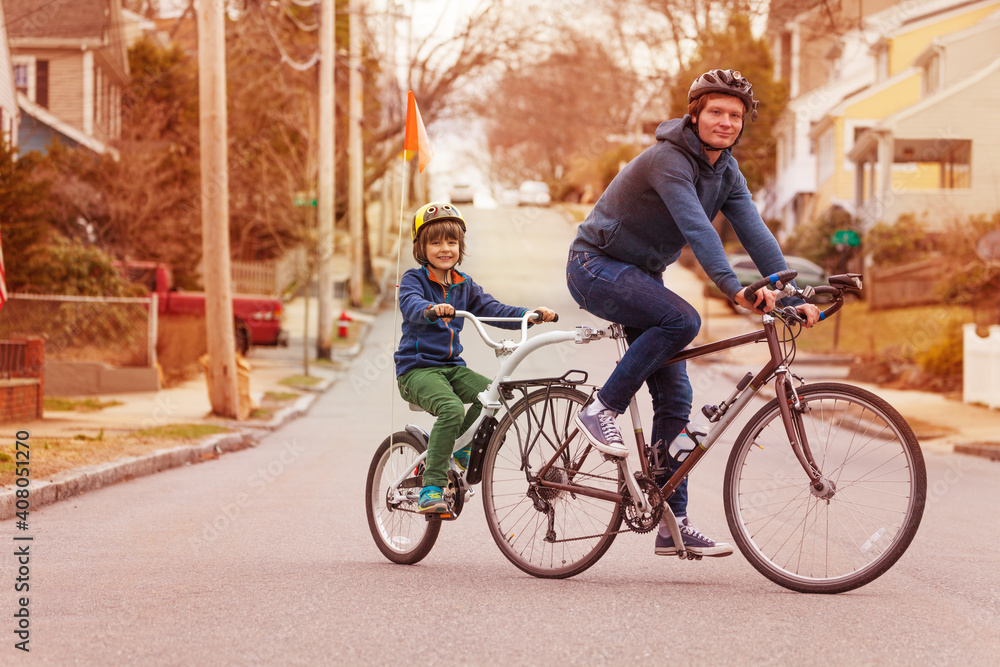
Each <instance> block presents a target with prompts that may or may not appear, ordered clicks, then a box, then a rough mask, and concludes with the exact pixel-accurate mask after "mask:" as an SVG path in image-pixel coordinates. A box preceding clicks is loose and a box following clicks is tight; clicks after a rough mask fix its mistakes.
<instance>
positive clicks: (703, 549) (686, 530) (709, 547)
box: [656, 517, 733, 557]
mask: <svg viewBox="0 0 1000 667" xmlns="http://www.w3.org/2000/svg"><path fill="white" fill-rule="evenodd" d="M678 528H680V529H681V538H682V539H683V540H684V548H685V549H686V550H687V551H690V552H691V553H693V554H694V555H695V556H719V557H721V556H728V555H730V554H732V553H733V547H732V545H729V544H726V543H725V542H716V541H715V540H711V539H709V538H708V537H706V536H705V535H703V534H702V533H701V532H699V531H698V529H697V528H695V527H694V526H692V525H691V522H690V521H688V518H687V517H684V519H683V520H682V521H681V523H680V525H679V526H678ZM656 555H657V556H676V555H677V547H675V546H674V538H673V536H671V535H667V536H666V537H663V536H662V535H659V534H657V536H656Z"/></svg>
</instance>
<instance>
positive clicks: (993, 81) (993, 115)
mask: <svg viewBox="0 0 1000 667" xmlns="http://www.w3.org/2000/svg"><path fill="white" fill-rule="evenodd" d="M998 43H1000V11H998V12H996V13H995V14H993V15H991V16H990V17H989V18H987V19H986V20H984V21H981V22H979V23H978V24H976V25H975V26H972V27H971V28H968V29H966V30H962V31H959V32H957V33H953V34H951V35H948V36H946V37H943V38H938V39H935V40H933V41H932V42H931V43H930V45H928V46H927V47H926V48H925V49H924V50H923V51H922V52H921V53H920V54H918V55H917V57H916V58H915V61H914V62H915V65H916V67H915V69H916V70H917V71H918V75H919V82H920V98H919V100H918V101H917V102H916V103H914V104H912V105H909V106H907V107H906V108H904V109H901V110H899V111H896V112H894V113H892V114H888V115H886V116H885V117H884V118H882V119H881V120H880V121H879V122H878V123H875V124H874V125H873V126H872V127H871V128H870V129H869V130H867V131H866V132H863V133H861V134H860V135H859V136H858V139H857V141H856V142H855V145H854V146H853V148H852V149H851V150H850V151H849V152H848V154H847V157H848V159H849V160H850V161H851V164H852V165H853V171H854V186H853V192H854V201H853V208H854V210H855V211H856V213H857V215H858V217H859V219H860V220H861V222H862V223H863V224H864V225H865V226H871V225H873V224H875V223H876V222H879V221H888V222H891V221H894V220H896V219H897V218H898V217H899V216H900V215H902V214H903V213H916V214H919V215H923V216H925V217H926V219H927V222H928V223H929V224H930V225H931V226H932V227H933V226H937V227H943V226H944V225H945V224H946V223H948V222H949V221H952V220H956V219H958V220H961V219H965V218H967V217H969V216H970V215H974V214H988V213H993V212H995V211H997V210H1000V199H998V197H997V184H998V183H1000V167H998V166H997V164H996V159H995V158H996V156H997V155H998V154H1000V114H998V113H997V109H998V108H1000V49H998V48H997V46H996V45H997V44H998Z"/></svg>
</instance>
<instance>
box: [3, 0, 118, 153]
mask: <svg viewBox="0 0 1000 667" xmlns="http://www.w3.org/2000/svg"><path fill="white" fill-rule="evenodd" d="M2 2H3V8H4V11H5V15H6V18H7V36H8V40H9V44H10V52H11V60H12V65H13V73H14V80H15V87H16V89H17V103H18V106H19V107H20V111H21V114H20V116H21V118H20V124H19V126H18V145H19V148H20V150H21V151H30V150H39V151H44V150H46V146H48V145H49V144H50V143H51V142H52V141H59V142H61V143H64V144H67V145H69V146H85V147H87V148H90V149H91V150H93V151H95V152H98V153H103V152H105V151H107V150H109V148H108V143H109V142H111V141H113V140H114V139H117V138H118V137H119V136H120V134H121V98H122V91H123V89H124V87H125V85H126V84H127V83H128V77H129V72H128V57H127V53H126V46H125V41H124V35H123V19H122V8H121V0H48V1H47V2H37V1H36V0H2Z"/></svg>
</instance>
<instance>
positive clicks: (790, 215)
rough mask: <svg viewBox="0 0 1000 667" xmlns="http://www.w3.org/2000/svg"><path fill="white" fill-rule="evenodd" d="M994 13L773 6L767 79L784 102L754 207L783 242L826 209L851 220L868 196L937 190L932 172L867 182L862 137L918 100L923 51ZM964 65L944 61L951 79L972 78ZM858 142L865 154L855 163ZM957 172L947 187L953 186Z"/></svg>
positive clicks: (911, 6)
mask: <svg viewBox="0 0 1000 667" xmlns="http://www.w3.org/2000/svg"><path fill="white" fill-rule="evenodd" d="M998 10H1000V0H919V1H916V0H904V1H901V2H892V1H891V0H859V2H858V3H856V4H855V3H839V4H838V3H834V4H830V3H822V2H813V1H811V0H805V1H803V2H793V1H792V0H772V2H771V13H772V16H771V17H770V18H769V24H768V31H769V34H772V52H773V53H774V56H775V61H776V68H775V73H776V77H777V78H781V79H782V80H786V81H787V83H788V85H789V89H790V90H791V91H792V98H791V100H790V101H789V103H788V106H787V108H786V111H785V112H784V114H783V115H782V117H781V118H780V119H779V120H778V122H777V123H776V126H775V138H776V151H777V155H776V157H777V160H776V161H777V171H776V174H775V178H774V181H773V182H772V183H771V184H769V186H768V187H767V188H766V190H765V192H764V193H763V201H762V202H761V203H762V205H763V209H764V212H763V215H764V216H765V217H766V218H771V219H777V220H779V221H781V223H782V236H785V235H788V234H790V233H792V232H794V229H795V227H797V226H798V225H800V224H804V223H808V222H810V221H812V220H815V219H817V218H819V217H821V216H823V215H825V214H827V213H829V212H830V211H832V210H834V209H842V210H844V211H846V212H847V213H849V214H852V215H854V214H856V213H859V212H860V209H859V208H858V207H859V205H860V202H862V201H864V200H865V199H866V198H867V197H869V196H870V194H871V192H872V188H878V187H890V188H892V187H895V188H896V189H903V190H905V189H912V188H918V187H930V186H932V185H935V184H936V183H938V182H940V180H941V179H940V174H939V173H938V172H936V171H933V170H928V169H917V168H915V167H914V166H913V165H908V164H903V163H900V164H898V165H896V166H893V167H892V168H891V169H889V170H888V172H891V174H890V175H889V176H887V177H886V178H884V180H882V181H879V180H878V178H879V177H878V173H877V168H876V176H875V177H872V175H871V173H872V169H873V167H872V163H873V158H872V154H871V144H870V142H872V141H874V139H873V138H872V137H869V138H867V139H864V140H863V139H862V137H864V136H866V134H867V133H870V132H871V131H872V130H873V129H874V128H876V127H878V126H879V125H880V124H881V123H883V121H886V119H889V118H894V117H896V116H897V115H898V114H902V113H904V112H905V111H906V110H907V109H909V108H911V107H913V106H914V105H917V104H918V103H920V102H921V100H923V99H925V98H926V97H927V84H926V80H927V76H928V75H927V71H926V70H927V68H928V67H930V66H931V65H929V64H928V63H926V62H924V61H925V60H926V59H927V58H928V56H927V55H926V52H927V50H928V48H931V47H932V46H933V45H935V44H938V43H940V42H941V41H942V40H946V39H947V38H948V36H950V35H958V34H961V33H964V32H965V31H967V30H970V29H974V28H976V27H977V26H981V25H985V24H989V23H991V22H992V21H993V20H994V18H993V17H994V15H996V13H997V12H998ZM997 43H998V41H996V40H994V41H993V42H992V44H982V45H980V51H981V53H984V54H987V55H988V54H998V49H997V47H996V44H997ZM958 60H959V61H963V59H962V58H959V59H958ZM965 62H966V64H963V65H956V64H955V63H954V62H953V63H952V65H951V68H952V69H951V70H950V73H951V74H952V75H953V74H954V73H955V71H958V70H961V71H964V72H965V73H966V74H971V71H970V70H969V69H968V67H969V65H968V63H969V62H972V61H967V60H965ZM985 64H986V63H980V65H979V66H985ZM952 83H954V81H952ZM949 85H951V84H949ZM872 136H874V135H872ZM862 141H863V142H864V146H865V147H866V148H863V152H864V155H863V156H861V155H855V153H854V152H853V151H855V148H856V146H857V145H858V143H859V142H862ZM911 148H912V147H911ZM851 156H853V157H851ZM854 157H858V158H859V160H857V161H856V160H855V159H854ZM858 164H860V165H861V166H860V167H858ZM859 168H860V169H861V172H860V173H859V172H858V171H857V169H859ZM888 172H887V173H888ZM960 172H961V169H960V168H959V169H955V170H952V171H949V174H950V176H949V178H952V179H958V180H959V181H960V179H961V173H960ZM890 183H891V184H894V185H889V186H886V184H890ZM873 184H874V185H873ZM865 188H868V190H865ZM893 219H895V218H893Z"/></svg>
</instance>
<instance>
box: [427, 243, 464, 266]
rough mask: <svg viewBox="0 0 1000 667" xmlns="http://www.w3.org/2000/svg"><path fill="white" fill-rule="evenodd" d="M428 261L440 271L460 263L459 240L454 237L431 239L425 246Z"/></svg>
mask: <svg viewBox="0 0 1000 667" xmlns="http://www.w3.org/2000/svg"><path fill="white" fill-rule="evenodd" d="M425 252H426V254H427V261H428V262H430V264H431V266H433V267H434V268H435V269H438V270H439V271H450V270H451V269H453V268H454V267H455V265H456V264H458V258H459V256H460V254H459V242H458V239H454V238H443V239H437V240H434V241H430V242H428V243H427V246H426V248H425Z"/></svg>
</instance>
